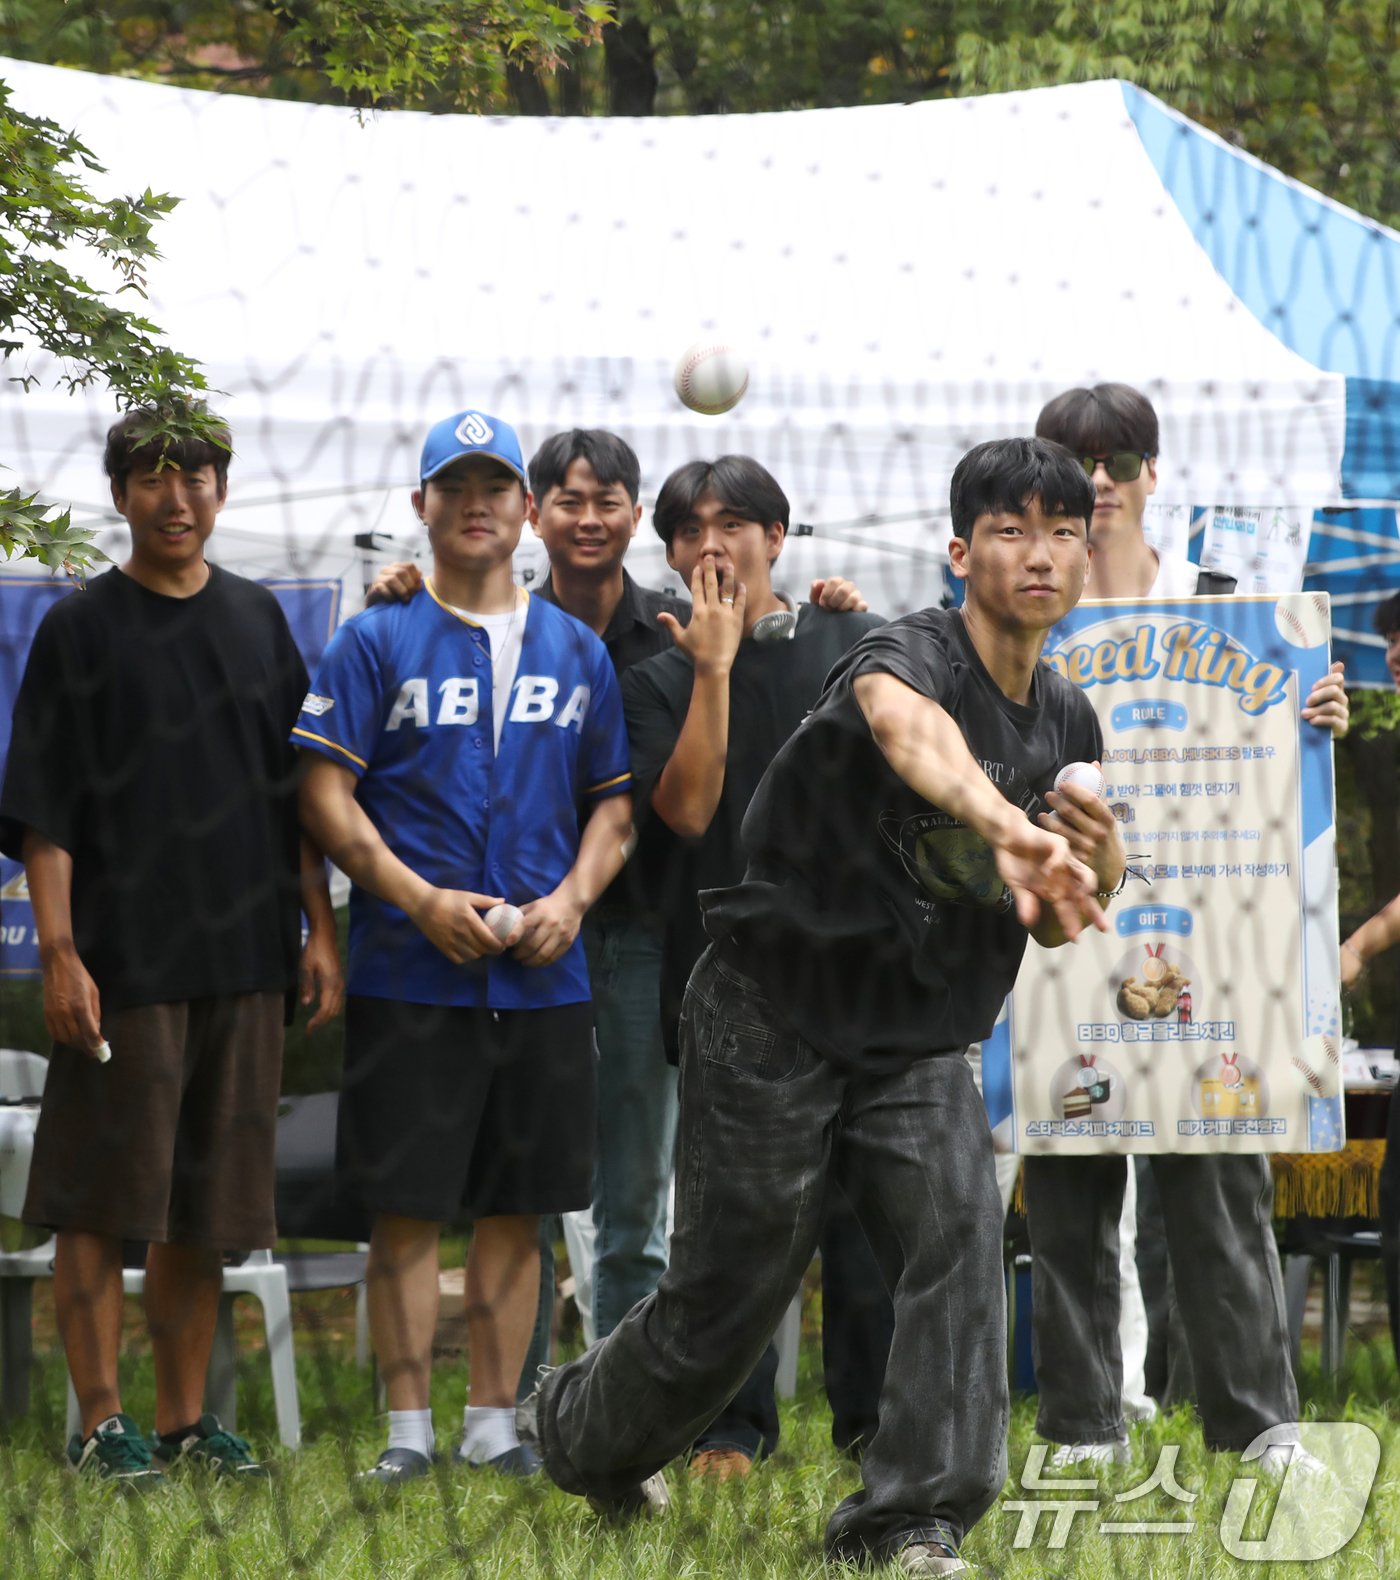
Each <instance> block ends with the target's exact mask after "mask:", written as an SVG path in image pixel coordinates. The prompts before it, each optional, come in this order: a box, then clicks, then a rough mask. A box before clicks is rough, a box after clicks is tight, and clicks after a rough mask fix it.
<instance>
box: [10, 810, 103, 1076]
mask: <svg viewBox="0 0 1400 1580" xmlns="http://www.w3.org/2000/svg"><path fill="white" fill-rule="evenodd" d="M21 855H22V856H23V858H24V875H25V878H26V879H27V880H28V883H29V903H30V904H31V905H32V906H33V907H34V927H35V930H36V931H37V932H38V934H39V964H40V966H41V967H42V969H43V973H44V1025H45V1027H46V1028H47V1030H48V1033H49V1036H51V1037H52V1038H53V1040H54V1041H55V1042H61V1043H64V1044H65V1045H66V1046H68V1047H70V1048H85V1049H86V1050H87V1051H88V1052H89V1053H91V1054H92V1055H93V1057H94V1058H96V1057H97V1050H98V1048H99V1047H101V1046H102V1043H103V1037H102V1001H101V997H100V995H99V994H98V991H97V984H96V982H94V981H93V979H92V977H91V976H90V975H89V974H88V969H87V967H86V966H85V965H84V964H83V962H82V961H81V960H80V959H79V958H78V950H77V946H76V944H75V943H74V942H73V858H72V856H70V855H69V853H68V852H67V851H66V850H64V849H63V847H62V846H61V845H55V844H54V843H53V841H52V840H50V839H45V838H44V836H43V835H42V834H40V833H37V832H36V831H35V830H34V829H32V828H31V829H28V830H27V831H26V832H25V836H24V847H23V850H22V851H21Z"/></svg>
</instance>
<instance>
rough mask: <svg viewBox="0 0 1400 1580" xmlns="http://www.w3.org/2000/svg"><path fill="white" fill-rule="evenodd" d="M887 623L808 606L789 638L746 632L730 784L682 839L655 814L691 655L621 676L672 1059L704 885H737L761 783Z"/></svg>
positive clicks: (685, 699) (735, 689) (684, 708)
mask: <svg viewBox="0 0 1400 1580" xmlns="http://www.w3.org/2000/svg"><path fill="white" fill-rule="evenodd" d="M881 623H882V622H881V619H880V617H879V616H878V615H873V614H853V613H852V614H835V613H832V612H830V611H829V610H825V609H821V608H818V607H817V606H816V605H814V604H803V605H802V607H801V609H800V610H799V611H798V616H797V630H796V633H795V635H794V636H793V638H792V640H791V641H776V642H755V641H754V640H753V639H752V638H746V639H745V640H744V641H743V642H742V643H741V644H740V646H739V652H738V654H737V655H736V657H735V660H734V667H733V668H732V669H731V670H730V673H729V750H728V753H727V755H726V757H725V762H724V788H723V790H722V791H721V793H720V798H719V805H718V806H717V807H716V808H715V815H714V817H713V818H712V819H711V821H710V826H709V828H708V829H707V830H706V831H705V833H704V834H703V835H702V836H701V837H700V838H699V839H693V840H682V839H680V838H679V837H677V836H676V835H675V834H673V833H672V832H671V830H670V829H668V828H667V827H666V825H665V824H664V823H662V821H661V819H660V818H659V817H657V816H656V814H655V813H654V812H652V811H651V796H652V791H653V790H654V789H655V788H656V781H657V780H658V779H659V778H660V777H661V771H662V769H663V768H665V766H666V764H667V762H668V761H669V760H670V757H671V753H672V752H673V751H674V750H675V748H676V741H677V739H678V738H679V736H680V732H681V726H682V725H683V724H684V723H685V717H686V714H687V712H688V711H689V709H690V694H691V689H692V685H693V682H694V678H695V672H694V670H693V668H692V667H691V663H690V659H689V658H688V657H687V656H686V655H685V654H684V653H683V652H681V650H680V649H679V648H675V647H672V648H671V649H670V650H669V651H668V652H665V653H662V654H660V655H659V656H658V657H656V658H653V659H649V660H648V661H647V662H646V663H644V664H638V665H635V666H634V667H633V668H632V669H630V670H628V672H627V674H626V676H625V677H624V679H623V682H622V701H623V709H624V711H625V713H626V717H627V739H628V741H629V743H630V745H631V749H632V775H633V779H634V781H635V785H634V797H635V802H634V804H635V806H636V807H637V813H636V814H635V815H636V817H637V819H638V822H639V826H640V827H642V829H643V837H644V838H648V837H650V838H654V839H655V840H656V841H657V847H658V854H657V856H656V858H655V859H654V860H653V861H652V863H651V867H650V873H651V876H652V877H653V878H654V879H655V880H656V881H657V882H658V883H659V884H660V886H661V896H662V902H663V903H662V905H661V907H660V908H661V909H662V911H663V913H664V916H665V944H664V956H663V961H662V968H661V1025H662V1031H663V1033H664V1035H665V1038H666V1045H667V1050H668V1052H669V1053H670V1054H671V1055H672V1057H674V1052H675V1030H676V1023H677V1022H678V1020H679V1018H680V1007H681V1000H682V998H683V997H684V995H685V984H686V982H687V980H688V979H689V977H690V973H691V970H692V968H693V967H694V965H695V962H696V961H697V960H698V959H699V958H700V956H701V954H703V953H704V949H705V945H706V943H707V942H708V940H707V938H706V937H705V929H704V925H703V923H702V921H701V917H700V905H699V899H698V895H699V892H700V890H701V889H711V888H718V887H722V886H723V885H726V884H731V883H737V882H738V881H739V880H740V878H741V877H742V876H743V873H744V851H743V847H742V845H741V843H740V828H741V826H742V824H743V821H744V813H745V811H746V810H747V809H748V805H749V801H750V800H751V799H752V797H753V793H754V790H755V789H756V788H757V786H758V782H759V780H760V779H762V777H763V774H764V772H765V770H766V769H767V767H768V765H769V763H771V762H772V761H773V758H774V756H775V755H776V754H777V752H778V749H779V748H780V747H781V746H782V744H783V742H784V741H786V740H787V739H788V737H789V736H790V735H791V734H792V733H793V731H794V730H795V729H796V728H797V727H798V725H799V724H801V723H802V720H803V719H804V718H805V717H806V716H807V714H808V712H809V711H810V710H811V708H812V707H813V706H814V705H815V704H816V701H817V698H818V697H819V696H820V695H821V690H822V684H823V682H824V681H825V680H826V677H827V675H828V674H829V673H830V672H831V668H832V666H833V665H834V664H835V663H836V662H837V661H838V660H839V659H840V658H841V657H842V656H843V655H844V654H845V653H847V652H848V651H849V650H850V649H851V648H852V647H853V646H854V645H855V644H856V643H857V642H858V641H859V640H860V639H861V637H862V636H864V635H865V634H866V632H868V631H870V630H873V629H874V628H875V627H876V626H878V625H880V624H881Z"/></svg>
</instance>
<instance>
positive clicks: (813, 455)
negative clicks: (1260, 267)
mask: <svg viewBox="0 0 1400 1580" xmlns="http://www.w3.org/2000/svg"><path fill="white" fill-rule="evenodd" d="M0 73H3V75H4V77H5V78H6V79H7V80H8V81H9V82H10V84H11V85H12V88H13V92H14V99H15V102H16V103H17V104H18V105H19V107H21V108H23V109H26V110H29V111H31V112H37V113H41V114H44V115H46V116H48V117H50V118H51V119H53V120H55V121H57V122H59V123H60V124H62V125H64V126H66V127H72V128H75V129H76V131H77V132H78V134H79V135H80V136H81V137H82V138H83V139H84V141H85V142H87V144H88V145H89V146H90V147H91V148H92V150H93V151H94V152H95V153H96V154H97V156H98V157H99V158H100V159H101V160H102V162H103V163H105V164H106V166H107V167H108V171H109V174H108V175H107V176H104V177H99V178H97V180H98V182H99V183H100V187H101V189H102V190H104V191H110V192H112V193H117V192H128V191H133V190H141V189H143V188H145V187H147V186H149V187H152V188H154V189H155V190H157V191H162V190H163V191H169V192H172V193H175V194H178V195H179V196H180V197H181V199H182V201H181V203H180V206H179V207H178V208H177V209H176V211H175V212H174V214H173V216H172V217H171V218H170V219H169V220H168V221H167V222H165V223H163V224H162V225H161V226H160V228H159V234H158V238H157V239H158V244H159V246H160V247H161V250H162V252H163V254H164V257H163V259H162V261H160V262H159V263H157V264H156V265H155V266H154V267H153V269H152V271H151V282H150V283H151V298H150V304H149V311H150V316H151V317H152V318H154V320H155V321H156V322H157V323H158V324H160V325H161V327H162V328H163V329H164V330H165V331H166V333H167V334H168V335H169V337H170V338H171V340H172V341H173V342H174V343H175V344H176V345H177V346H179V347H180V348H181V349H182V350H184V351H186V352H188V353H190V354H192V355H194V356H196V357H198V358H199V359H201V360H202V361H203V363H204V364H205V367H206V370H207V373H208V376H209V380H210V382H211V384H212V385H214V386H215V387H217V388H218V389H220V390H222V391H225V392H227V393H226V395H225V396H221V397H220V398H219V399H218V401H217V404H218V406H219V407H220V408H221V409H222V410H223V411H224V412H225V413H226V414H227V416H228V417H229V419H230V420H231V422H232V424H233V429H234V435H235V444H236V450H237V459H236V462H235V466H234V470H233V473H232V491H231V501H230V505H229V508H228V510H227V511H226V512H225V515H224V517H223V519H222V522H221V525H220V527H219V540H218V541H219V544H220V549H221V554H220V557H221V558H222V559H223V561H224V562H225V563H229V564H233V565H235V566H236V567H237V568H239V569H243V570H246V571H247V572H248V573H250V574H274V573H276V574H297V575H317V576H326V575H345V574H347V573H348V582H349V585H348V587H347V591H348V592H349V593H350V598H349V602H350V605H351V607H353V606H354V600H355V595H356V593H357V591H358V587H359V584H360V564H359V559H358V557H357V555H356V551H355V548H354V538H355V535H356V534H364V533H368V532H377V533H381V534H389V535H391V536H392V537H394V538H396V539H398V540H399V541H400V542H401V544H402V545H403V547H405V548H409V547H412V546H413V545H414V544H415V543H416V540H417V532H416V527H417V523H416V522H415V521H414V519H413V517H412V515H411V513H410V511H409V507H408V502H407V495H408V491H409V489H410V488H411V487H412V485H413V482H414V480H415V462H416V458H417V451H418V446H419V442H420V440H421V436H422V433H423V432H424V430H425V429H426V428H427V426H428V425H429V424H430V423H431V422H432V421H434V420H435V419H436V418H438V417H440V416H443V415H445V414H446V413H448V412H450V411H454V410H456V409H458V408H460V407H465V406H477V407H480V408H482V409H484V410H486V411H489V412H493V413H495V414H497V415H499V416H501V417H504V418H505V419H507V420H508V421H511V422H513V423H514V424H515V425H516V426H517V427H518V428H519V430H520V432H521V437H522V441H523V443H524V444H525V446H526V450H527V454H528V453H529V450H530V448H531V447H532V446H533V445H534V444H536V443H538V442H539V441H540V440H541V439H542V438H544V437H545V436H546V435H547V434H549V433H551V432H553V431H555V430H557V429H558V428H560V427H566V426H572V425H582V426H606V427H610V428H613V429H615V430H617V431H619V432H621V433H622V434H624V435H625V436H626V437H627V438H628V439H630V440H631V442H632V443H633V444H634V446H635V447H636V449H637V451H638V453H639V454H640V456H641V458H642V463H643V469H644V483H645V486H646V487H647V488H649V489H650V490H651V491H654V490H655V488H656V487H657V486H658V485H659V483H660V481H661V479H662V478H663V477H664V475H665V474H666V472H667V471H668V470H669V469H670V468H672V467H673V466H675V465H676V464H678V463H679V462H681V461H682V460H685V459H687V458H689V457H692V456H696V455H713V454H716V453H719V452H722V451H725V450H745V451H749V452H751V453H753V454H755V455H757V456H758V457H759V458H761V459H762V460H763V461H764V462H765V463H766V464H767V465H768V466H769V467H770V468H771V469H772V470H773V471H774V472H775V474H776V475H777V476H778V478H779V479H780V481H781V482H782V483H783V484H784V486H785V487H786V488H787V490H788V492H789V494H790V496H791V498H792V501H793V507H794V509H793V513H794V519H795V520H798V521H801V522H804V523H809V524H811V526H812V527H813V530H814V534H815V535H814V536H813V537H811V538H810V539H797V540H796V541H794V542H793V543H792V544H791V545H790V548H789V551H788V559H787V561H786V565H787V576H788V580H789V581H790V582H791V584H792V585H794V586H800V585H802V580H803V578H804V577H806V576H807V575H809V574H811V573H814V572H816V571H838V570H840V571H845V572H846V573H848V574H854V575H856V576H857V577H858V578H859V579H860V580H861V581H862V584H863V585H864V586H865V587H866V588H867V590H868V591H869V593H870V596H871V600H872V603H874V604H876V606H878V607H880V608H881V609H883V610H885V611H886V612H891V613H893V612H897V611H898V610H901V609H904V608H908V607H911V606H914V605H917V604H918V603H920V602H924V601H927V600H928V598H929V597H931V596H933V597H936V596H937V589H938V587H939V586H940V585H941V571H940V561H941V559H942V544H943V542H944V541H945V540H946V536H947V531H946V522H939V521H938V520H937V518H938V517H939V516H940V515H941V514H942V513H943V512H944V510H945V509H946V499H947V485H948V477H949V474H950V472H951V470H952V467H953V464H954V463H955V461H956V459H957V457H958V456H959V455H960V454H961V453H962V451H963V450H964V449H965V448H966V447H967V446H968V445H969V444H971V443H974V442H976V441H977V440H979V439H983V438H988V437H992V436H995V435H999V434H1004V433H1010V432H1025V431H1029V429H1030V428H1031V426H1032V424H1033V422H1034V418H1035V415H1036V412H1037V411H1038V409H1039V408H1040V406H1041V405H1042V404H1043V402H1044V400H1045V399H1046V398H1048V397H1049V396H1050V395H1051V394H1053V393H1054V392H1056V391H1057V390H1060V389H1062V388H1064V387H1066V386H1067V385H1070V384H1078V383H1088V382H1094V381H1097V380H1101V379H1110V378H1112V379H1124V380H1127V381H1129V382H1132V383H1136V384H1138V385H1140V386H1141V387H1143V388H1145V389H1146V390H1148V391H1149V393H1150V394H1151V396H1152V398H1153V400H1154V402H1155V403H1156V405H1157V407H1158V409H1159V411H1160V413H1161V415H1162V419H1163V440H1162V454H1163V464H1162V472H1161V488H1160V490H1159V496H1158V497H1159V498H1160V499H1162V500H1166V501H1178V502H1181V503H1189V502H1192V501H1194V502H1196V503H1201V502H1205V501H1211V500H1215V501H1226V502H1228V503H1230V504H1232V505H1235V506H1251V505H1264V506H1269V505H1285V504H1297V505H1299V506H1302V507H1306V509H1308V510H1311V509H1312V508H1313V507H1315V506H1322V505H1327V504H1336V503H1340V502H1341V493H1340V488H1341V485H1340V481H1339V477H1340V463H1341V457H1342V450H1343V442H1344V426H1345V415H1346V413H1345V402H1346V381H1345V379H1344V378H1343V377H1342V376H1341V375H1340V374H1336V373H1329V372H1325V371H1319V370H1318V369H1317V368H1316V367H1314V366H1313V365H1312V364H1311V363H1309V362H1308V361H1306V360H1304V359H1303V358H1302V357H1301V356H1299V355H1297V354H1295V353H1294V352H1292V351H1290V350H1288V349H1287V348H1286V347H1285V345H1284V344H1283V343H1282V342H1281V341H1280V340H1279V339H1277V338H1276V337H1275V336H1274V335H1273V334H1271V333H1270V332H1269V331H1268V330H1267V329H1266V328H1265V327H1264V325H1263V324H1262V323H1261V322H1260V320H1259V319H1258V318H1257V317H1256V316H1255V315H1254V314H1253V313H1251V312H1250V311H1249V310H1248V309H1247V308H1246V307H1245V306H1244V305H1243V304H1242V303H1241V301H1240V300H1239V298H1238V297H1237V296H1236V295H1235V293H1234V292H1233V291H1232V290H1231V289H1230V287H1229V286H1228V285H1227V284H1226V282H1225V280H1224V278H1222V275H1221V274H1220V273H1218V272H1217V270H1216V268H1215V267H1213V266H1212V263H1211V261H1210V259H1209V258H1208V256H1207V254H1206V252H1205V251H1204V250H1203V249H1202V247H1201V246H1200V245H1198V243H1197V241H1196V239H1195V238H1194V237H1193V235H1192V232H1191V230H1190V228H1189V226H1188V225H1187V223H1186V222H1185V221H1184V220H1183V218H1182V216H1181V213H1180V212H1179V210H1178V208H1177V206H1176V205H1175V203H1174V202H1173V200H1172V198H1171V196H1170V195H1169V193H1168V191H1167V189H1166V187H1165V186H1164V185H1163V181H1162V178H1161V176H1160V175H1159V174H1158V171H1157V169H1156V167H1155V166H1154V164H1153V162H1152V160H1151V159H1150V158H1149V156H1148V154H1147V152H1146V151H1145V149H1144V146H1143V142H1142V139H1141V137H1140V135H1139V132H1138V129H1137V127H1136V125H1135V122H1134V119H1133V117H1132V115H1131V114H1130V113H1129V109H1128V107H1127V106H1126V104H1125V97H1124V89H1123V87H1122V85H1121V84H1118V83H1113V82H1104V83H1091V84H1087V85H1083V86H1075V87H1066V88H1058V89H1048V90H1041V91H1037V92H1030V93H1020V94H1009V95H1003V96H998V97H992V98H985V99H965V100H942V101H936V102H929V103H923V104H917V105H911V106H903V107H901V106H893V107H881V108H862V109H848V110H830V111H810V112H800V113H791V114H777V115H763V116H729V117H711V118H705V119H671V120H533V119H526V118H516V119H482V118H477V117H469V116H462V117H452V116H447V117H435V116H429V115H421V114H407V113H398V114H385V115H378V116H371V117H369V118H367V119H366V120H365V122H364V123H363V124H361V123H360V122H359V121H357V119H356V118H355V116H354V115H353V114H351V113H349V112H346V111H342V110H338V109H329V108H322V107H315V106H308V105H302V104H287V103H278V102H270V101H266V100H260V99H252V98H242V97H234V96H218V95H212V94H204V93H195V92H189V91H184V90H179V89H174V88H169V87H164V86H159V85H154V84H150V83H145V82H138V81H128V80H120V79H113V78H102V77H96V76H92V75H86V74H83V73H78V72H69V71H64V70H59V69H55V68H50V67H43V66H37V65H31V64H24V63H19V62H4V63H0ZM702 334H704V335H708V334H718V335H721V336H722V337H724V338H726V339H728V340H729V341H731V342H732V343H733V344H734V345H735V346H737V347H738V348H740V349H741V351H742V352H743V353H744V354H745V355H746V356H747V358H748V360H749V363H750V368H751V380H750V389H749V394H748V396H747V397H746V399H745V400H744V402H743V403H742V404H741V405H740V406H739V407H738V408H737V409H736V410H735V411H734V412H732V413H730V414H729V415H728V416H725V417H721V418H704V417H699V416H696V415H694V414H693V413H690V412H688V411H686V410H685V409H684V408H683V407H682V406H681V405H680V403H679V401H678V400H677V399H676V397H675V395H674V393H673V392H672V389H671V370H672V365H673V363H674V360H675V358H676V356H677V355H678V354H679V352H680V351H681V350H682V349H683V348H684V347H685V346H686V345H687V344H688V343H689V342H691V341H692V340H694V339H696V338H697V337H698V336H700V335H702ZM16 371H19V370H18V369H16ZM23 371H27V372H32V373H37V374H38V375H39V376H40V379H41V384H40V387H38V388H36V389H35V390H34V391H33V392H31V393H29V394H27V395H26V394H22V393H21V392H20V390H19V388H18V386H16V385H13V384H11V385H8V386H6V387H5V389H4V393H3V395H0V457H2V458H3V459H4V460H5V461H6V463H7V464H8V465H9V466H10V467H11V468H12V469H13V471H14V473H15V474H17V477H16V481H18V482H20V483H22V484H23V485H24V486H26V487H37V488H39V489H41V490H42V491H43V493H44V494H45V495H46V496H48V497H50V498H53V499H56V500H63V501H65V502H69V501H71V502H73V503H75V505H76V507H77V509H76V512H75V514H76V515H77V517H78V518H79V519H83V518H90V519H99V520H100V519H110V516H109V513H107V515H106V516H105V517H104V512H105V510H106V499H105V489H104V486H103V483H102V479H101V477H100V475H99V471H98V460H97V458H98V452H99V448H100V440H101V434H102V432H103V430H104V429H105V426H106V424H107V423H108V422H109V421H110V419H111V415H112V408H111V403H110V397H105V396H103V395H101V394H87V395H83V396H80V397H76V398H74V397H69V396H68V395H66V394H63V393H61V392H59V391H57V390H55V389H54V388H53V387H52V385H53V373H54V370H53V369H52V367H45V366H44V364H43V362H42V360H41V359H39V358H34V359H32V360H31V361H29V362H26V363H25V364H24V369H23ZM648 544H649V545H650V547H649V548H648V547H647V545H648ZM658 548H659V545H656V544H655V542H654V540H652V539H650V535H649V534H648V533H647V529H646V527H645V524H644V526H643V532H642V534H641V535H640V536H639V540H638V554H637V563H638V568H639V569H645V568H646V567H647V566H648V565H649V566H651V567H652V568H656V567H657V566H658V564H659V554H658V553H657V549H658ZM662 568H663V569H664V567H662Z"/></svg>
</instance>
